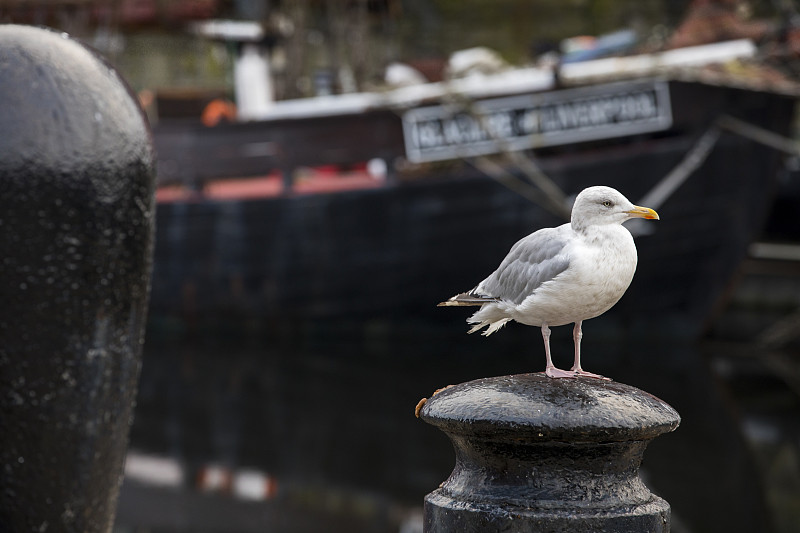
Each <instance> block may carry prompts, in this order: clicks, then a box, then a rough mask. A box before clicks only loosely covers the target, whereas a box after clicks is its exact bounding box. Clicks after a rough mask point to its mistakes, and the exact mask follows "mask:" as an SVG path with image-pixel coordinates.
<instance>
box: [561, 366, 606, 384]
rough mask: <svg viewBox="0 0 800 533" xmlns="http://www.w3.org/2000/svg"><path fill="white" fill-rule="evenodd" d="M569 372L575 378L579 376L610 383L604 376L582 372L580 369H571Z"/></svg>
mask: <svg viewBox="0 0 800 533" xmlns="http://www.w3.org/2000/svg"><path fill="white" fill-rule="evenodd" d="M571 372H572V373H573V374H574V375H575V376H576V377H577V376H581V377H587V378H594V379H603V380H606V381H611V378H607V377H605V376H601V375H600V374H594V373H592V372H587V371H585V370H583V369H582V368H578V369H574V368H573V369H572V370H571Z"/></svg>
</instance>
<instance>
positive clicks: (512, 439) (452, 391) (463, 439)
mask: <svg viewBox="0 0 800 533" xmlns="http://www.w3.org/2000/svg"><path fill="white" fill-rule="evenodd" d="M420 417H421V418H422V419H423V420H425V421H426V422H428V423H430V424H433V425H434V426H436V427H438V428H439V429H441V430H442V431H444V432H445V433H446V434H447V435H448V436H449V437H450V439H451V440H452V442H453V446H454V448H455V451H456V465H455V468H454V470H453V473H452V474H451V475H450V477H449V478H448V479H447V481H445V482H444V483H443V484H442V485H441V486H440V488H439V489H437V490H435V491H433V492H432V493H430V494H428V495H427V496H426V497H425V531H426V532H427V533H444V532H447V533H450V532H467V533H471V532H489V531H505V532H523V531H524V532H557V531H570V532H573V533H576V532H598V531H602V532H604V533H612V532H620V533H622V532H630V533H633V532H636V533H655V532H658V533H662V532H667V531H669V516H670V512H669V505H668V504H667V502H665V501H664V500H662V499H661V498H659V497H657V496H654V495H653V494H652V493H651V492H650V491H649V490H648V489H647V487H645V485H644V484H643V483H642V481H641V480H640V478H639V465H640V463H641V460H642V454H643V453H644V449H645V447H646V446H647V444H648V443H649V441H650V440H651V439H653V438H654V437H656V436H658V435H660V434H662V433H665V432H668V431H672V430H673V429H675V428H676V427H677V426H678V423H679V422H680V417H679V416H678V413H677V412H675V410H674V409H672V408H671V407H670V406H669V405H667V404H666V403H664V402H663V401H661V400H659V399H658V398H656V397H654V396H651V395H650V394H647V393H645V392H642V391H641V390H639V389H636V388H634V387H630V386H628V385H623V384H621V383H615V382H613V381H600V380H596V379H591V378H577V379H551V378H547V377H545V376H544V375H543V374H522V375H515V376H503V377H496V378H486V379H479V380H476V381H471V382H468V383H462V384H460V385H455V386H453V387H449V388H447V389H445V390H443V391H441V392H440V393H438V394H436V395H435V396H433V397H432V398H431V399H430V400H428V401H427V403H425V405H424V406H423V407H422V409H421V411H420Z"/></svg>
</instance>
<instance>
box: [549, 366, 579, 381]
mask: <svg viewBox="0 0 800 533" xmlns="http://www.w3.org/2000/svg"><path fill="white" fill-rule="evenodd" d="M544 375H545V376H547V377H548V378H574V377H576V375H575V372H573V371H572V370H561V369H560V368H556V367H554V366H550V367H547V369H546V370H545V371H544Z"/></svg>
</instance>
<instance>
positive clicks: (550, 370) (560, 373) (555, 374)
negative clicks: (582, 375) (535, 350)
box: [542, 324, 575, 378]
mask: <svg viewBox="0 0 800 533" xmlns="http://www.w3.org/2000/svg"><path fill="white" fill-rule="evenodd" d="M542 337H543V338H544V356H545V358H546V359H547V367H546V368H545V371H544V373H545V375H546V376H547V377H549V378H574V377H575V372H571V371H567V370H560V369H558V368H556V367H555V365H553V359H552V358H551V357H550V328H548V327H547V324H542Z"/></svg>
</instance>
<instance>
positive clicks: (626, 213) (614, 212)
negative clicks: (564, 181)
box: [571, 186, 658, 231]
mask: <svg viewBox="0 0 800 533" xmlns="http://www.w3.org/2000/svg"><path fill="white" fill-rule="evenodd" d="M631 218H646V219H655V220H658V213H656V212H655V211H653V210H652V209H650V208H649V207H640V206H638V205H633V203H631V201H630V200H628V199H627V198H625V196H623V195H622V193H621V192H619V191H618V190H616V189H612V188H611V187H603V186H597V187H589V188H588V189H584V190H583V191H581V193H580V194H579V195H578V197H577V198H575V204H573V206H572V217H571V223H572V227H573V228H574V229H575V230H578V231H579V230H582V229H585V228H587V227H589V226H599V225H606V224H622V223H623V222H625V221H626V220H629V219H631Z"/></svg>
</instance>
